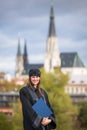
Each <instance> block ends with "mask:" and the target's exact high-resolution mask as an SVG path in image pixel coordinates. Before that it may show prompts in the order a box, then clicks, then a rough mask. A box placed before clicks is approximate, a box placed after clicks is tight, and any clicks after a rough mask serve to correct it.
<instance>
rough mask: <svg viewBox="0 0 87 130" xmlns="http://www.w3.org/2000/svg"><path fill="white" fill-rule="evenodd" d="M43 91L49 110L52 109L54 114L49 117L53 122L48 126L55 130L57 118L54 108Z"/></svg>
mask: <svg viewBox="0 0 87 130" xmlns="http://www.w3.org/2000/svg"><path fill="white" fill-rule="evenodd" d="M42 91H43V93H44V97H45V100H46V103H47V105H48V106H49V108H50V109H51V111H52V113H53V114H52V115H51V116H50V117H49V119H51V120H52V121H51V123H50V124H49V125H48V127H49V128H50V129H55V128H56V118H55V114H54V111H53V109H52V106H51V104H50V102H49V98H48V95H47V93H46V92H45V91H44V90H43V89H42Z"/></svg>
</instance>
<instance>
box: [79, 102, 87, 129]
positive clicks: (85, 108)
mask: <svg viewBox="0 0 87 130" xmlns="http://www.w3.org/2000/svg"><path fill="white" fill-rule="evenodd" d="M78 119H79V121H80V123H81V127H82V128H86V129H87V103H83V104H82V105H81V108H80V111H79V115H78Z"/></svg>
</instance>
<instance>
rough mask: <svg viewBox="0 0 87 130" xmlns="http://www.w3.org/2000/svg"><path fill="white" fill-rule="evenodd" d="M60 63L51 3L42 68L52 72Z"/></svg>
mask: <svg viewBox="0 0 87 130" xmlns="http://www.w3.org/2000/svg"><path fill="white" fill-rule="evenodd" d="M60 65H61V60H60V54H59V50H58V39H57V36H56V30H55V23H54V10H53V5H51V9H50V24H49V33H48V37H47V45H46V55H45V63H44V68H45V70H46V71H47V72H52V71H54V68H56V67H60Z"/></svg>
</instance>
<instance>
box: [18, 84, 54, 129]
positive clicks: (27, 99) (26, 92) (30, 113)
mask: <svg viewBox="0 0 87 130" xmlns="http://www.w3.org/2000/svg"><path fill="white" fill-rule="evenodd" d="M41 91H42V93H43V95H44V100H45V102H46V104H47V105H48V106H49V107H50V109H51V110H52V108H51V106H50V103H49V100H48V96H47V94H46V92H45V91H44V90H43V89H41ZM38 98H40V95H39V94H38V92H37V90H36V89H35V88H33V89H31V88H30V87H27V86H25V87H23V88H21V89H20V101H21V103H22V111H23V126H24V130H51V129H55V128H56V121H55V116H54V114H52V115H51V116H50V117H49V118H51V120H52V122H51V123H50V124H49V125H47V126H45V127H44V126H42V125H41V121H42V117H41V116H40V115H38V114H37V113H36V112H35V111H34V110H33V109H32V105H33V104H34V103H35V102H36V101H37V100H38ZM52 111H53V110H52Z"/></svg>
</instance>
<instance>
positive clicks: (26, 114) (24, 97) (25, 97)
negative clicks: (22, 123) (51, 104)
mask: <svg viewBox="0 0 87 130" xmlns="http://www.w3.org/2000/svg"><path fill="white" fill-rule="evenodd" d="M19 95H20V101H21V103H22V111H23V119H24V120H28V121H30V122H31V124H32V126H33V127H34V128H39V126H40V124H41V120H42V117H41V116H40V115H38V114H37V113H36V112H35V111H34V110H33V109H32V103H31V102H30V101H31V98H30V96H29V94H27V92H26V91H25V89H24V88H22V89H20V91H19Z"/></svg>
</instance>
